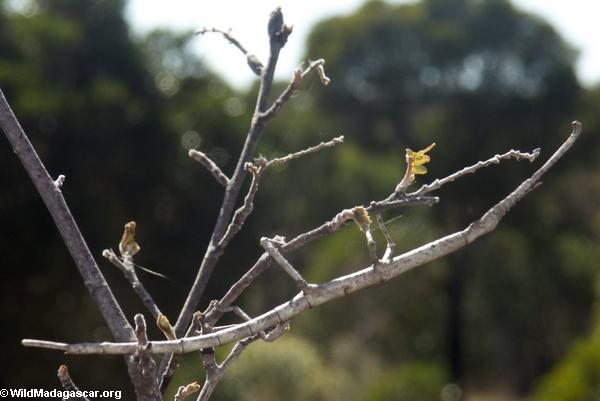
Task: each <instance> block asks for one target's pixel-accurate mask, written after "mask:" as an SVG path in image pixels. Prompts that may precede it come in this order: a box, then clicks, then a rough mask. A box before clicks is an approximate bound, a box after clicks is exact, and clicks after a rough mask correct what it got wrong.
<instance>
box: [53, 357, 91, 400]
mask: <svg viewBox="0 0 600 401" xmlns="http://www.w3.org/2000/svg"><path fill="white" fill-rule="evenodd" d="M57 376H58V380H59V381H60V384H61V385H62V387H63V388H64V389H65V390H66V391H69V392H75V393H77V392H79V388H78V387H77V386H76V385H75V383H73V380H72V379H71V376H70V375H69V369H68V368H67V365H60V366H59V367H58V373H57ZM71 399H73V400H75V401H90V399H89V398H87V397H83V396H81V397H72V398H71Z"/></svg>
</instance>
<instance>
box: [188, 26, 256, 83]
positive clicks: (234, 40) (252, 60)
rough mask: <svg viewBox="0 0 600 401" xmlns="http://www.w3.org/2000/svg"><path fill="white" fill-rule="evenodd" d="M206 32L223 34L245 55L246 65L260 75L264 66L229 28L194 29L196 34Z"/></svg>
mask: <svg viewBox="0 0 600 401" xmlns="http://www.w3.org/2000/svg"><path fill="white" fill-rule="evenodd" d="M207 32H214V33H220V34H221V35H223V37H224V38H225V39H227V40H228V41H229V43H231V44H232V45H234V46H235V47H237V48H238V49H239V50H240V51H241V52H242V53H243V54H244V56H246V62H247V63H248V67H250V69H251V70H252V72H254V73H255V74H256V75H258V76H260V74H261V72H262V70H263V68H264V66H263V63H262V62H261V61H260V60H259V59H258V57H256V55H254V54H252V53H250V52H248V50H246V48H245V47H244V46H243V45H242V44H241V42H240V41H239V40H238V39H237V38H236V37H235V36H233V35H232V34H231V30H228V31H223V30H221V29H217V28H202V29H199V30H197V31H196V34H197V35H198V34H200V35H204V34H205V33H207Z"/></svg>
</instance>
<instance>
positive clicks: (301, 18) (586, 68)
mask: <svg viewBox="0 0 600 401" xmlns="http://www.w3.org/2000/svg"><path fill="white" fill-rule="evenodd" d="M407 2H408V1H398V0H396V1H393V3H407ZM362 3H363V0H345V1H340V0H320V1H311V0H304V1H298V0H262V1H243V0H220V1H207V0H129V4H128V7H127V16H128V19H129V21H130V22H131V23H132V24H133V29H134V32H137V33H145V32H148V31H149V30H152V29H154V28H158V27H162V28H169V29H172V30H178V31H182V30H189V29H193V30H196V29H199V28H202V27H209V28H210V27H217V28H221V29H229V28H231V29H232V33H233V34H234V35H235V36H236V37H237V38H238V39H240V41H241V42H242V43H243V44H244V46H246V48H247V49H248V50H249V51H250V52H253V53H255V54H257V55H258V56H259V57H260V58H261V60H263V62H265V61H266V58H267V54H268V39H267V32H266V31H267V29H266V26H267V19H268V16H269V13H270V12H271V10H273V9H274V8H275V7H276V6H281V7H282V10H283V14H284V17H285V21H286V23H287V24H288V25H289V24H291V25H294V32H293V33H292V35H291V36H290V38H289V40H288V43H287V45H286V46H285V47H284V49H283V51H282V53H281V55H280V58H279V60H280V61H279V64H278V70H277V73H276V77H277V78H280V79H289V78H290V77H291V76H292V72H293V70H294V68H296V67H297V65H298V64H299V62H300V61H301V57H302V56H303V55H304V52H305V49H304V43H305V41H306V38H307V36H308V33H309V32H310V30H311V28H312V26H313V25H314V24H315V23H316V22H318V21H320V20H322V19H324V18H328V17H331V16H335V15H340V14H348V13H350V12H352V11H354V10H356V9H357V8H358V7H359V6H360V5H361V4H362ZM513 3H514V4H515V5H516V6H517V7H518V8H521V9H523V10H525V11H529V12H532V13H534V14H538V15H540V16H541V17H543V18H545V19H546V20H547V21H549V22H550V23H551V24H552V25H554V26H555V27H556V28H557V29H558V31H559V32H560V33H561V34H562V35H563V36H564V37H565V38H566V39H567V41H568V42H569V43H571V44H572V45H574V46H575V47H576V48H578V49H579V50H580V51H581V53H580V56H579V58H578V59H577V62H576V66H577V72H578V75H579V77H580V79H581V80H582V82H583V83H584V84H586V85H592V84H595V83H598V82H599V81H600V44H598V41H599V40H600V19H599V16H600V1H598V0H569V1H564V0H513ZM194 49H195V50H196V51H197V52H198V54H199V55H200V56H201V57H202V58H203V59H204V60H205V61H206V63H207V64H208V66H209V67H210V68H211V69H213V70H214V71H217V72H218V73H220V74H221V75H222V76H224V77H225V79H226V80H227V81H229V82H230V83H231V84H232V85H234V86H235V87H237V88H245V87H248V86H249V85H250V84H251V82H252V81H253V80H254V79H256V77H255V76H254V75H253V74H252V72H251V71H250V69H249V68H248V66H247V65H246V61H245V59H244V57H243V56H242V54H241V53H240V52H239V51H238V50H237V49H236V48H234V47H233V46H232V45H230V44H228V43H227V42H226V41H225V40H224V39H223V38H222V37H221V36H220V35H217V34H206V35H204V36H203V37H199V38H198V39H197V40H196V41H195V45H194ZM312 56H313V57H314V58H318V55H312ZM325 68H326V69H327V65H325Z"/></svg>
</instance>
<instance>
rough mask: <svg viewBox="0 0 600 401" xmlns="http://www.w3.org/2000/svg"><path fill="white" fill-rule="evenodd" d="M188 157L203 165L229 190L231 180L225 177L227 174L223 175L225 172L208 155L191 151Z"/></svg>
mask: <svg viewBox="0 0 600 401" xmlns="http://www.w3.org/2000/svg"><path fill="white" fill-rule="evenodd" d="M188 155H189V156H190V157H191V158H192V159H194V160H196V161H197V162H199V163H201V164H202V165H203V166H204V167H205V168H206V169H207V170H208V171H209V172H210V173H211V174H212V175H213V177H215V179H216V180H217V182H218V183H219V184H221V185H223V186H224V187H225V188H227V185H228V184H229V178H228V177H227V176H226V175H225V173H223V171H221V169H220V168H219V166H217V164H216V163H215V162H214V161H212V160H211V159H210V158H209V157H208V156H207V155H206V154H204V153H203V152H200V151H199V150H195V149H190V150H189V151H188Z"/></svg>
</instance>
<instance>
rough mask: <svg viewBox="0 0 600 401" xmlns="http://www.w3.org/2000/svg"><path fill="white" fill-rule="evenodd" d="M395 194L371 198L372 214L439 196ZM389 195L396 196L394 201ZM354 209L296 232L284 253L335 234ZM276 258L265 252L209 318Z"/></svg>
mask: <svg viewBox="0 0 600 401" xmlns="http://www.w3.org/2000/svg"><path fill="white" fill-rule="evenodd" d="M395 196H396V195H395V194H392V195H390V196H388V197H387V198H386V199H384V200H382V201H378V202H371V205H370V206H369V207H367V208H366V211H367V212H368V213H370V214H372V213H381V212H382V211H384V210H388V209H392V208H399V207H407V206H414V205H432V204H434V203H436V202H437V201H438V198H436V197H430V196H405V197H403V198H401V199H395ZM388 199H392V200H391V201H390V200H388ZM353 216H354V214H353V212H352V209H346V210H343V211H341V212H340V213H338V214H337V215H336V216H335V217H334V218H333V219H331V220H330V221H327V222H325V223H323V224H322V225H320V226H319V227H317V228H315V229H312V230H310V231H307V232H305V233H303V234H300V235H298V236H296V237H295V238H293V239H291V240H290V241H288V242H287V243H285V244H284V245H282V246H281V247H280V248H279V250H278V251H279V252H280V253H281V254H286V253H288V252H292V251H295V250H298V249H299V248H301V247H303V246H305V245H307V244H309V243H311V242H313V241H315V240H318V239H320V238H323V237H325V236H327V235H330V234H333V233H335V232H336V231H338V230H339V229H340V228H341V227H343V226H344V225H345V224H347V223H348V222H349V221H351V220H352V219H353ZM271 262H272V259H271V258H270V256H269V254H268V253H263V254H262V255H261V257H260V258H259V259H258V260H257V261H256V263H255V264H254V265H253V266H252V267H251V268H250V269H249V270H248V271H247V272H246V273H245V274H244V275H243V276H242V277H241V278H240V279H239V280H238V281H237V282H235V283H234V284H233V285H232V286H231V288H230V289H229V290H228V291H227V293H226V294H225V295H224V296H223V298H221V299H220V300H219V301H218V305H219V307H220V308H215V309H212V310H211V311H210V312H209V313H208V319H209V321H211V322H213V323H214V322H216V321H217V320H218V319H219V318H220V317H221V316H222V313H221V310H222V309H221V308H226V307H227V306H229V305H231V304H233V303H234V302H235V301H236V300H237V298H238V297H239V296H240V295H241V294H242V293H243V292H244V291H245V290H246V288H248V287H249V286H250V285H251V284H252V283H253V282H254V280H256V278H257V277H258V276H260V275H261V274H262V273H263V272H264V271H266V270H267V269H268V268H269V267H270V266H271Z"/></svg>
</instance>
